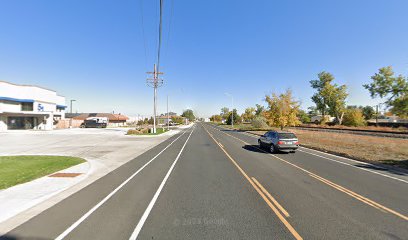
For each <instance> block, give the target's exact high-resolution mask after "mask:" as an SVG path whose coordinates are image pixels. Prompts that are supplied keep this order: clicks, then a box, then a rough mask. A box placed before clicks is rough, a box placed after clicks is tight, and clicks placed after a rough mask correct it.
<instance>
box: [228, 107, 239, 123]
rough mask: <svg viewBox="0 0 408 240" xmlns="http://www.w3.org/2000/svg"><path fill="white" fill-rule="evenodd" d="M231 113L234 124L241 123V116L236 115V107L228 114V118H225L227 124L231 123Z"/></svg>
mask: <svg viewBox="0 0 408 240" xmlns="http://www.w3.org/2000/svg"><path fill="white" fill-rule="evenodd" d="M232 115H234V124H239V123H241V117H240V116H239V115H238V113H237V109H234V110H232V112H230V113H229V115H228V118H227V124H228V125H231V123H232Z"/></svg>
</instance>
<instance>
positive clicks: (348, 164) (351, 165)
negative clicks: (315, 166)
mask: <svg viewBox="0 0 408 240" xmlns="http://www.w3.org/2000/svg"><path fill="white" fill-rule="evenodd" d="M298 151H301V152H304V153H307V154H311V155H313V156H316V157H320V158H324V159H327V160H329V161H332V162H337V163H340V164H343V165H347V166H350V167H354V168H357V169H360V170H363V171H367V172H371V173H374V174H378V175H381V176H383V177H387V178H391V179H394V180H397V181H401V182H404V183H408V181H406V180H404V179H401V178H396V177H393V176H390V175H387V174H383V173H379V172H377V171H374V170H371V169H366V168H362V167H358V166H355V165H353V164H350V163H346V162H342V161H338V160H334V159H331V158H328V157H325V156H321V155H318V154H314V153H310V152H307V151H303V150H298ZM359 163H360V162H359ZM365 165H368V166H373V167H376V166H374V165H371V164H367V163H366V164H365Z"/></svg>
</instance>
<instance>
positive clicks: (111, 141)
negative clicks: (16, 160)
mask: <svg viewBox="0 0 408 240" xmlns="http://www.w3.org/2000/svg"><path fill="white" fill-rule="evenodd" d="M98 131H99V134H96V132H98ZM98 131H94V130H91V131H86V130H85V131H82V132H81V130H74V131H71V132H70V131H66V132H62V131H55V133H49V132H48V133H47V134H43V133H35V132H34V133H33V132H29V133H26V134H22V133H15V134H13V133H8V134H7V136H4V137H3V138H0V152H1V155H37V154H41V155H67V156H75V157H81V158H84V159H85V160H87V162H86V163H82V164H79V165H77V166H73V167H70V168H68V169H65V170H62V171H59V172H58V173H79V174H80V175H78V176H75V177H50V176H46V177H42V178H39V179H36V180H34V181H31V182H28V183H24V184H20V185H17V186H14V187H11V188H8V189H5V190H2V191H0V235H2V234H4V233H6V232H8V231H10V230H11V229H13V228H15V227H16V226H18V225H20V224H22V223H24V222H25V221H27V220H29V219H30V218H32V217H34V216H36V215H38V214H39V213H41V212H42V211H44V210H46V209H48V208H49V207H51V206H53V205H55V204H56V203H58V202H60V201H61V200H63V199H65V198H66V197H68V196H70V195H72V194H73V193H75V192H77V191H79V190H81V189H82V188H84V187H86V186H88V185H89V184H91V183H93V182H94V181H96V180H97V179H99V178H101V177H103V176H105V175H106V174H108V173H109V172H111V171H113V170H115V169H116V168H118V167H120V166H121V165H123V164H125V163H126V162H128V161H130V160H132V159H134V158H135V157H137V156H139V155H140V154H142V153H144V152H146V151H147V150H149V149H151V148H152V147H154V146H156V145H157V144H159V143H161V142H163V141H165V140H166V139H168V138H169V137H171V136H173V135H175V134H177V133H179V132H180V131H181V130H179V129H176V130H171V131H169V132H167V133H166V134H161V135H157V136H154V137H149V138H143V137H139V136H127V135H125V134H124V132H123V131H110V130H103V129H102V130H98ZM17 142H18V144H16V143H17ZM33 146H35V147H33ZM51 175H52V174H51Z"/></svg>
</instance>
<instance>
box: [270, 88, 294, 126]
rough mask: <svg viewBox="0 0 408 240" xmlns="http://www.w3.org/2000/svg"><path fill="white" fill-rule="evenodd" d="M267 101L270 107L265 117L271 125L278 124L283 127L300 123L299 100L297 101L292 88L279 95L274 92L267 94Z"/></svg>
mask: <svg viewBox="0 0 408 240" xmlns="http://www.w3.org/2000/svg"><path fill="white" fill-rule="evenodd" d="M265 101H266V102H267V103H268V109H267V111H266V112H265V117H266V119H267V121H268V123H269V125H270V126H276V127H280V128H281V129H283V128H284V127H286V126H295V125H297V124H299V123H300V121H299V120H298V118H297V115H298V113H299V102H298V101H295V100H294V99H293V96H292V91H291V90H286V92H285V93H282V94H280V95H277V94H275V93H272V95H271V96H268V95H266V96H265Z"/></svg>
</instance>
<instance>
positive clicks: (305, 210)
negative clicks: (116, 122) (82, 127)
mask: <svg viewBox="0 0 408 240" xmlns="http://www.w3.org/2000/svg"><path fill="white" fill-rule="evenodd" d="M407 203H408V176H407V175H404V174H400V173H395V172H390V171H387V170H386V169H376V168H375V167H373V166H372V165H367V164H362V163H361V164H360V163H358V162H354V161H352V160H348V159H344V158H340V157H335V156H332V155H327V154H324V153H320V152H316V151H313V150H308V149H305V148H301V149H299V151H297V152H296V153H293V154H285V153H282V154H269V153H266V152H265V151H263V150H262V149H259V148H258V147H257V138H256V137H255V136H250V135H249V134H246V133H240V132H235V131H229V130H225V129H222V128H219V127H215V126H213V125H210V124H206V123H197V124H195V125H194V126H193V127H192V128H190V129H186V130H184V131H183V132H181V133H180V134H177V135H175V136H173V137H172V138H170V139H168V140H166V141H164V142H163V143H161V144H159V145H158V146H156V147H154V148H153V149H151V150H150V151H148V152H146V153H144V154H142V155H140V156H138V157H137V158H135V159H134V160H132V161H130V162H128V163H126V164H125V165H123V166H121V167H119V168H118V169H116V170H115V171H113V172H111V173H109V174H108V175H106V176H105V177H103V178H100V179H99V180H97V181H95V182H94V183H93V184H91V185H89V186H88V187H86V188H84V189H82V190H81V191H79V192H77V193H75V194H73V195H71V196H70V197H68V198H66V199H64V200H63V201H61V202H59V203H58V204H56V205H54V206H53V207H51V208H49V209H48V210H46V211H44V212H42V213H41V214H39V215H37V216H36V217H33V218H32V219H31V220H29V221H27V222H26V223H24V224H22V225H20V226H19V227H17V228H15V229H13V230H12V231H10V232H9V233H8V234H6V235H5V236H3V237H0V239H2V240H5V239H7V240H11V239H118V240H120V239H408V204H407Z"/></svg>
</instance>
